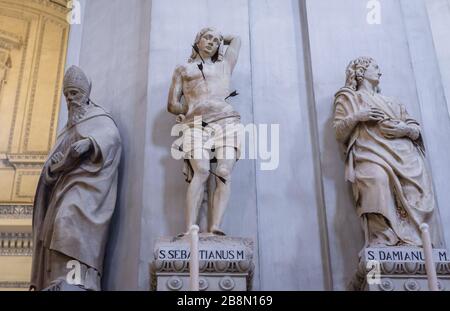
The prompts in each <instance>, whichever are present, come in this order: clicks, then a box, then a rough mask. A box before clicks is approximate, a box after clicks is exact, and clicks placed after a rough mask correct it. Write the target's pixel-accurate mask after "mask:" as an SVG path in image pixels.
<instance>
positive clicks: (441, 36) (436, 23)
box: [425, 0, 450, 114]
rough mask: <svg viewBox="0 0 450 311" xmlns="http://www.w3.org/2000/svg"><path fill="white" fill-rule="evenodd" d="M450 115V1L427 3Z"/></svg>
mask: <svg viewBox="0 0 450 311" xmlns="http://www.w3.org/2000/svg"><path fill="white" fill-rule="evenodd" d="M425 4H426V7H427V10H428V16H429V21H430V25H431V31H432V33H433V39H434V46H435V48H436V56H437V58H438V62H439V70H440V72H441V77H442V85H443V87H444V90H445V97H446V99H447V106H448V111H449V114H450V41H449V38H450V26H449V20H450V0H428V1H425Z"/></svg>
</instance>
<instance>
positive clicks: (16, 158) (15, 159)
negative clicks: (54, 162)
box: [6, 154, 47, 169]
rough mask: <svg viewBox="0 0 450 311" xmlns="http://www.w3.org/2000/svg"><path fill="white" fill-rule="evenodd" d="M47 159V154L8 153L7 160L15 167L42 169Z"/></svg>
mask: <svg viewBox="0 0 450 311" xmlns="http://www.w3.org/2000/svg"><path fill="white" fill-rule="evenodd" d="M46 159H47V154H7V155H6V161H7V163H8V164H9V165H11V166H12V167H14V168H15V169H20V168H21V169H24V168H25V169H40V168H42V166H43V165H44V163H45V160H46Z"/></svg>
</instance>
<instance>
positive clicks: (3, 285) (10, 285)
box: [0, 282, 30, 289]
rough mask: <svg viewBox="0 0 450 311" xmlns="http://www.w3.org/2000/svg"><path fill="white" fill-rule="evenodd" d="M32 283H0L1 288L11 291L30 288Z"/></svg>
mask: <svg viewBox="0 0 450 311" xmlns="http://www.w3.org/2000/svg"><path fill="white" fill-rule="evenodd" d="M29 287H30V283H28V282H0V288H5V289H10V288H29Z"/></svg>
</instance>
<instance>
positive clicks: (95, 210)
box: [31, 105, 121, 290]
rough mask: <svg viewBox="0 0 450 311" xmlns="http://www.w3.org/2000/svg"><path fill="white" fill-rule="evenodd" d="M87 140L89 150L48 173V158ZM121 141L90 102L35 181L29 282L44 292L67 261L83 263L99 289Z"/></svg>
mask: <svg viewBox="0 0 450 311" xmlns="http://www.w3.org/2000/svg"><path fill="white" fill-rule="evenodd" d="M85 138H89V139H90V140H91V142H92V148H91V151H90V152H89V153H88V155H86V156H84V157H83V156H82V157H81V158H80V159H78V162H77V163H76V165H75V166H74V167H73V168H71V169H69V170H68V171H66V172H64V173H63V174H59V175H53V174H52V173H51V172H50V165H51V160H50V159H51V157H52V156H53V155H54V154H56V153H57V152H62V153H63V154H68V152H69V149H70V147H71V145H72V144H73V143H75V142H77V141H79V140H82V139H85ZM120 157H121V139H120V135H119V132H118V129H117V127H116V124H115V123H114V121H113V119H112V117H111V116H110V115H109V114H108V113H106V112H105V111H104V110H103V109H102V108H100V107H98V106H95V105H90V106H89V109H88V110H87V112H86V114H85V115H84V117H83V118H82V119H81V120H80V121H78V122H77V123H76V124H74V125H72V126H70V127H66V128H65V130H64V131H63V132H62V133H61V134H60V135H59V136H58V139H57V141H56V144H55V146H54V148H53V150H52V151H51V152H50V155H49V158H48V160H47V162H46V163H45V165H44V168H43V171H42V174H41V176H40V179H39V183H38V187H37V191H36V196H35V202H34V212H33V238H34V245H33V248H34V252H33V262H32V278H31V285H32V286H34V287H36V290H42V289H44V288H46V287H48V286H49V285H50V283H51V282H54V281H55V279H63V280H65V279H66V276H67V273H68V272H70V269H68V267H67V266H66V265H67V262H68V261H70V260H77V261H78V262H79V263H80V264H81V274H82V275H81V277H82V282H83V283H85V284H84V285H85V288H86V289H92V290H100V278H101V275H102V270H103V258H104V254H105V246H106V242H107V237H108V229H109V224H110V221H111V218H112V215H113V211H114V208H115V204H116V195H117V180H118V170H117V169H118V165H119V162H120Z"/></svg>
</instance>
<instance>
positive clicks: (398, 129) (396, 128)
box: [380, 120, 410, 139]
mask: <svg viewBox="0 0 450 311" xmlns="http://www.w3.org/2000/svg"><path fill="white" fill-rule="evenodd" d="M380 131H381V133H382V134H383V136H384V137H386V138H388V139H394V138H402V137H406V136H408V134H409V131H410V128H409V126H408V124H406V123H405V122H403V121H392V120H389V121H386V122H381V123H380Z"/></svg>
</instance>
